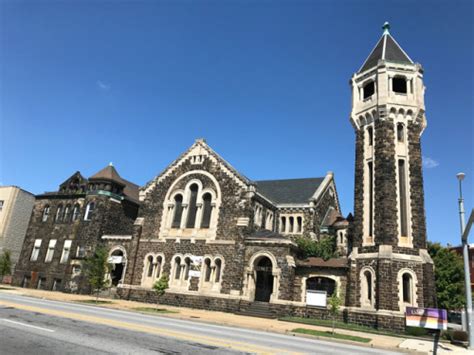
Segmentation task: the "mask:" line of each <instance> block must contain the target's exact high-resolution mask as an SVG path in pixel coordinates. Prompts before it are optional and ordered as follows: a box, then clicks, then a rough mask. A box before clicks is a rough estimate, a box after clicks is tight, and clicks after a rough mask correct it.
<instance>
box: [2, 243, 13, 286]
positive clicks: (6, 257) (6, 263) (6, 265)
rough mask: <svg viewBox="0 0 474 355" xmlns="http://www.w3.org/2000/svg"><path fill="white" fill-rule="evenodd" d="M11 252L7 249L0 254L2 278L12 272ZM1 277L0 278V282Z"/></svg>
mask: <svg viewBox="0 0 474 355" xmlns="http://www.w3.org/2000/svg"><path fill="white" fill-rule="evenodd" d="M10 256H11V254H10V251H9V250H5V251H4V252H3V254H2V255H0V276H1V277H2V278H3V276H5V275H10V274H11V273H12V261H11V257H10ZM1 281H2V279H1V278H0V282H1Z"/></svg>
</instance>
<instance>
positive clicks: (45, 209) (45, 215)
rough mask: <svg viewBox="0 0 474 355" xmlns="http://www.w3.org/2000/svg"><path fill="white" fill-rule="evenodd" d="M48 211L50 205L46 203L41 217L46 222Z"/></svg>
mask: <svg viewBox="0 0 474 355" xmlns="http://www.w3.org/2000/svg"><path fill="white" fill-rule="evenodd" d="M49 211H50V207H49V205H46V206H44V210H43V218H42V219H41V220H42V221H43V222H46V221H47V220H48V217H49Z"/></svg>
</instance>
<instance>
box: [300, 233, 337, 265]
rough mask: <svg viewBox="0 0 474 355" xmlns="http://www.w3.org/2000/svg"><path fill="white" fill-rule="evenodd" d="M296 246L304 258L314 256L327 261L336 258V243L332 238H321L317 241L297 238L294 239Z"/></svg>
mask: <svg viewBox="0 0 474 355" xmlns="http://www.w3.org/2000/svg"><path fill="white" fill-rule="evenodd" d="M296 244H298V246H299V248H300V250H301V251H302V253H303V257H304V258H308V257H310V256H314V257H319V258H323V259H324V260H327V259H330V258H334V257H336V256H337V253H336V250H337V241H336V237H334V236H326V237H322V238H321V240H319V241H316V240H312V239H310V238H307V237H299V238H297V239H296Z"/></svg>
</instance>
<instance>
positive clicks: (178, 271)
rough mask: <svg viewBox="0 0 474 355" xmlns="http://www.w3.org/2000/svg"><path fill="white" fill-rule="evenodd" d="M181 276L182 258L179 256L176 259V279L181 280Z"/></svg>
mask: <svg viewBox="0 0 474 355" xmlns="http://www.w3.org/2000/svg"><path fill="white" fill-rule="evenodd" d="M180 276H181V258H180V257H179V256H178V257H176V258H175V259H174V278H175V280H179V277H180Z"/></svg>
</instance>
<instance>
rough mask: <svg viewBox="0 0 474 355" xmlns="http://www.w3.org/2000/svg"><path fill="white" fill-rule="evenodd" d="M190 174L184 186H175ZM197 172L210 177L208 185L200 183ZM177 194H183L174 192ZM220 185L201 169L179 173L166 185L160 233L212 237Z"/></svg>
mask: <svg viewBox="0 0 474 355" xmlns="http://www.w3.org/2000/svg"><path fill="white" fill-rule="evenodd" d="M189 175H194V176H197V177H194V176H193V178H192V179H191V180H190V181H187V183H186V186H185V187H184V189H182V190H179V189H176V186H177V185H178V184H179V183H180V182H181V181H182V180H183V179H186V178H187V177H188V176H189ZM199 175H203V177H205V178H206V180H211V182H212V185H211V186H206V187H204V186H203V183H202V181H201V180H200V179H199ZM178 194H180V195H181V196H182V197H177V198H178V200H175V198H176V196H178ZM221 196H222V195H221V189H220V186H219V183H218V181H217V180H216V178H215V177H214V176H213V175H211V174H210V173H208V172H207V171H204V170H193V171H189V172H187V173H184V174H183V175H181V176H180V177H178V178H177V179H176V180H175V181H174V182H173V183H172V184H171V186H170V188H169V189H168V192H167V193H166V196H165V201H164V206H163V211H164V213H163V215H162V222H161V227H160V232H159V236H160V237H167V236H176V237H178V236H180V235H182V234H183V232H184V233H185V234H186V235H189V236H190V237H203V238H210V239H215V236H216V231H217V223H218V218H219V208H220V205H221Z"/></svg>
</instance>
